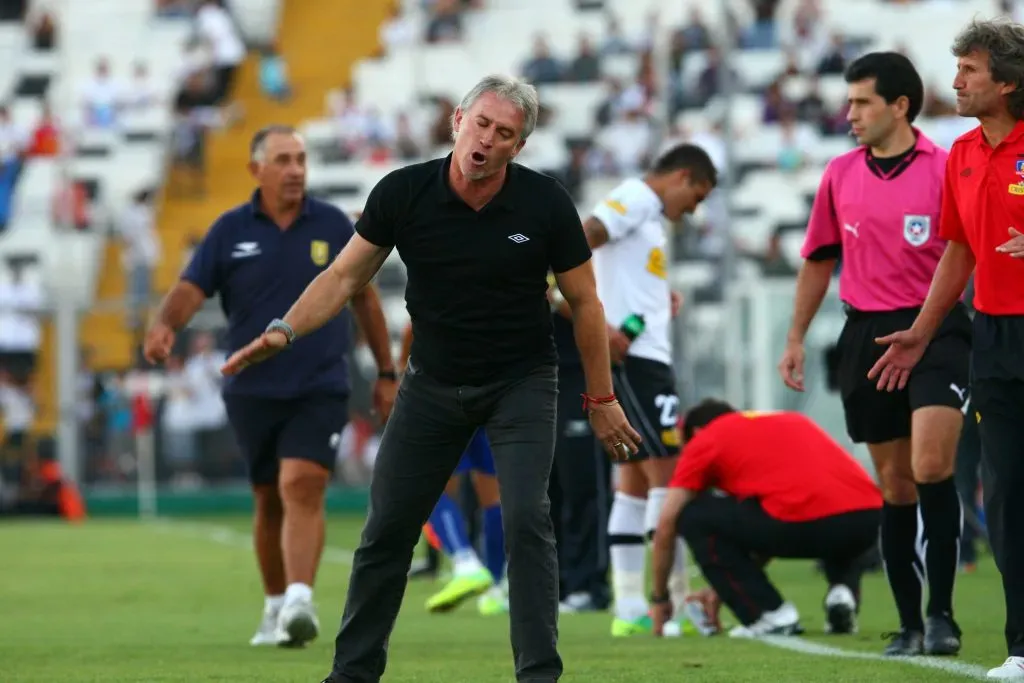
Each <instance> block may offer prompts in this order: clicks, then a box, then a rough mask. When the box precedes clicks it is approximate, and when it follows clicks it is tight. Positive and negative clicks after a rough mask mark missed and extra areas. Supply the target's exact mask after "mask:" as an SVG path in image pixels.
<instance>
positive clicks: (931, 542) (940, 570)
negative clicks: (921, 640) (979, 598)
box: [917, 477, 963, 617]
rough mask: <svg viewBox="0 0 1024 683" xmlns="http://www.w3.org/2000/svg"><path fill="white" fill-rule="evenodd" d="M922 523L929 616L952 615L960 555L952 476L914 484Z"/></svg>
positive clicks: (958, 515)
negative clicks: (929, 482)
mask: <svg viewBox="0 0 1024 683" xmlns="http://www.w3.org/2000/svg"><path fill="white" fill-rule="evenodd" d="M917 495H918V500H920V501H921V519H922V520H923V522H924V540H925V543H926V544H927V545H925V557H924V562H925V567H927V569H928V572H927V575H928V609H927V611H926V614H927V615H928V616H930V617H934V616H942V615H946V616H949V617H952V616H953V583H954V582H955V581H956V571H957V563H958V562H959V555H960V533H961V526H962V525H961V520H962V519H963V516H962V512H961V510H960V496H958V495H957V492H956V484H954V483H953V477H950V478H949V479H946V480H945V481H940V482H936V483H934V484H918V485H917Z"/></svg>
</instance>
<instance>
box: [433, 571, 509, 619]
mask: <svg viewBox="0 0 1024 683" xmlns="http://www.w3.org/2000/svg"><path fill="white" fill-rule="evenodd" d="M493 585H494V577H493V576H491V573H490V572H489V571H487V570H486V569H478V570H477V571H474V572H473V573H471V574H464V575H463V576H456V577H454V578H453V579H452V580H451V581H449V582H448V584H447V585H446V586H445V587H444V588H442V589H441V590H440V591H438V592H437V593H435V594H434V595H431V596H430V597H429V598H428V599H427V611H428V612H431V613H437V612H450V611H451V610H453V609H455V608H456V607H458V606H459V605H461V604H462V603H463V602H465V601H466V600H469V599H470V598H475V597H476V596H478V595H480V594H481V593H486V592H487V590H488V589H489V588H490V587H491V586H493Z"/></svg>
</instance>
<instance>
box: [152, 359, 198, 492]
mask: <svg viewBox="0 0 1024 683" xmlns="http://www.w3.org/2000/svg"><path fill="white" fill-rule="evenodd" d="M166 379H167V392H166V394H165V399H164V404H163V411H162V412H161V415H160V431H161V436H162V438H161V446H162V451H163V452H162V455H163V457H162V461H163V463H164V465H165V466H166V468H167V469H168V470H169V471H170V474H171V479H172V483H174V484H184V483H185V482H186V481H187V479H188V478H190V476H189V475H193V476H194V470H195V460H196V438H195V418H196V411H195V408H194V407H193V396H192V391H191V389H190V387H189V382H188V378H187V377H186V375H185V365H184V361H183V360H182V358H181V356H178V355H173V356H171V357H170V358H168V359H167V378H166Z"/></svg>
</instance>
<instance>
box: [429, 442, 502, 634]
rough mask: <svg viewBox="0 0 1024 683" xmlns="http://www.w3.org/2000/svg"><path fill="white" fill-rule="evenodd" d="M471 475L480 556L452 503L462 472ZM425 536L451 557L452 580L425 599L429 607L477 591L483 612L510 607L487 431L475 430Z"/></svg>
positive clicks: (455, 602)
mask: <svg viewBox="0 0 1024 683" xmlns="http://www.w3.org/2000/svg"><path fill="white" fill-rule="evenodd" d="M466 474H468V475H469V476H470V477H472V481H473V488H474V490H475V491H476V497H477V501H478V502H479V505H480V509H481V510H482V511H483V527H484V530H483V536H484V544H483V545H484V558H483V562H481V561H480V557H479V556H478V555H477V552H476V550H475V549H474V548H473V544H472V543H471V542H470V540H469V534H468V533H467V531H466V526H467V525H466V518H465V516H464V515H463V512H462V508H461V507H460V506H459V504H458V503H457V502H456V497H457V496H458V491H459V489H460V488H461V484H462V477H463V475H466ZM427 526H428V529H427V537H428V538H430V537H431V536H433V537H434V538H435V539H436V542H437V543H438V544H439V545H440V549H441V551H442V552H443V553H444V554H445V555H447V556H448V557H449V558H450V559H451V562H452V578H451V580H450V581H449V582H448V583H447V584H446V585H445V587H444V588H442V589H441V590H440V591H438V592H437V593H436V594H434V595H432V596H431V597H430V598H429V599H428V600H427V610H429V611H430V612H447V611H450V610H453V609H455V608H456V607H458V606H459V605H460V604H462V603H463V602H465V601H466V600H468V599H470V598H472V597H474V596H477V595H479V596H480V600H479V601H478V607H479V609H480V613H481V614H485V615H490V614H502V613H504V612H506V611H507V610H508V599H507V597H506V594H505V590H504V587H503V584H504V581H503V578H504V573H505V534H504V531H503V530H502V526H501V504H500V500H499V497H498V479H497V476H496V473H495V469H494V457H493V456H492V454H491V446H490V444H489V443H488V442H487V434H486V433H485V432H484V430H483V429H478V430H477V432H476V433H475V434H474V435H473V440H472V441H470V443H469V446H468V447H467V448H466V452H465V453H463V455H462V459H461V460H460V461H459V465H458V467H457V468H456V469H455V473H454V474H453V475H452V478H451V479H450V480H449V482H448V486H447V487H446V489H445V492H444V493H443V494H441V498H440V499H439V500H438V501H437V505H436V506H434V511H433V512H432V513H431V515H430V519H429V520H428V522H427Z"/></svg>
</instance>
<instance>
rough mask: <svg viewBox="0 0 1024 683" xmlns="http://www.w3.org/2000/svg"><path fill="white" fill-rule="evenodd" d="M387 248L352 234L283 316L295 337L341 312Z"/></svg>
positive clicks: (306, 332)
mask: <svg viewBox="0 0 1024 683" xmlns="http://www.w3.org/2000/svg"><path fill="white" fill-rule="evenodd" d="M390 251H391V250H390V249H387V248H385V247H378V246H377V245H376V244H372V243H371V242H369V241H367V240H366V239H364V238H363V237H362V236H361V235H359V233H356V234H355V235H353V236H352V239H350V240H349V241H348V244H346V245H345V248H344V249H342V250H341V253H340V254H338V257H337V258H336V259H334V262H333V263H331V267H330V268H328V269H327V270H325V271H323V272H322V273H320V274H319V275H317V276H316V279H315V280H313V281H312V282H310V283H309V286H307V287H306V290H305V291H304V292H303V293H302V295H301V296H300V297H299V299H298V300H297V301H296V302H295V303H294V304H292V307H291V308H290V309H289V310H288V312H287V313H286V314H285V316H284V321H285V322H286V323H288V325H290V326H291V328H292V330H293V331H294V332H295V337H296V338H298V337H302V336H305V335H307V334H309V333H311V332H315V331H316V330H318V329H320V328H321V327H323V326H324V325H325V324H326V323H327V322H328V321H329V320H331V319H332V318H334V317H335V316H337V315H338V314H339V313H341V309H343V308H345V306H346V304H348V302H349V301H350V300H351V299H352V297H353V296H355V294H356V293H357V292H358V291H359V290H361V289H362V288H363V287H365V286H366V285H367V283H369V282H370V280H371V279H372V278H373V276H374V275H376V274H377V271H378V270H380V267H381V265H383V264H384V259H386V258H387V257H388V253H389V252H390Z"/></svg>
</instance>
